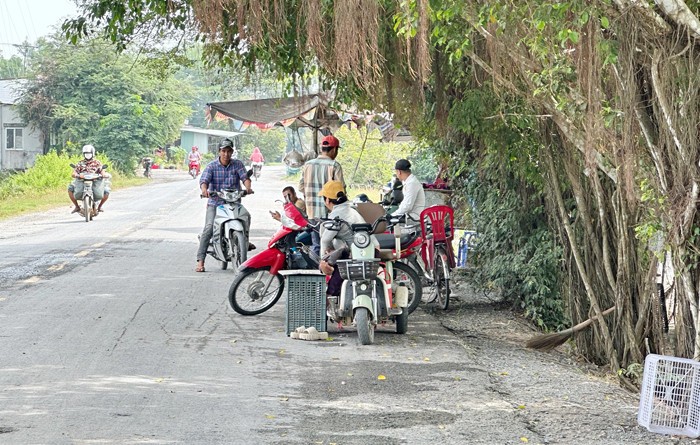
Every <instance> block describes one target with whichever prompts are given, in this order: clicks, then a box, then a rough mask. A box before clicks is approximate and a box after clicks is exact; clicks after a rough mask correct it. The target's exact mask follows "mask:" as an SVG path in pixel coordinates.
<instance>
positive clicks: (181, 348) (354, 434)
mask: <svg viewBox="0 0 700 445" xmlns="http://www.w3.org/2000/svg"><path fill="white" fill-rule="evenodd" d="M154 176H155V178H154V180H153V182H152V183H151V184H148V185H146V186H142V187H136V188H131V189H126V190H118V191H115V192H114V193H113V196H112V198H111V199H110V201H109V202H108V203H107V205H106V212H105V213H103V214H100V215H99V216H98V217H97V218H96V220H95V221H93V222H91V223H85V222H84V221H83V220H81V219H80V218H79V217H77V216H76V215H71V214H70V213H69V212H70V206H69V205H68V203H67V204H66V206H65V207H63V208H60V209H55V210H52V211H48V212H44V213H41V214H33V215H29V216H24V217H20V218H15V219H11V220H6V221H2V222H0V443H2V444H219V443H222V444H224V443H225V444H339V445H347V444H437V443H441V444H463V443H483V444H496V443H498V444H506V443H523V439H522V438H529V441H530V443H545V442H550V443H558V442H557V441H556V440H552V438H556V437H557V435H558V434H559V431H561V430H562V429H568V432H567V434H572V432H571V428H570V427H568V426H566V425H565V422H563V423H557V424H551V423H550V427H551V429H552V431H554V432H553V433H552V432H551V431H549V432H547V433H546V434H545V433H538V432H537V430H536V429H535V428H533V426H532V425H533V424H532V421H531V420H529V419H527V418H526V417H525V416H524V415H523V414H524V412H523V411H522V410H521V409H520V408H518V404H520V403H523V399H525V397H523V398H522V399H521V398H520V397H521V393H522V391H527V390H528V389H529V384H528V379H529V375H530V374H528V371H527V370H525V371H523V372H520V370H518V369H513V370H510V372H511V373H512V374H513V375H514V376H515V375H519V376H522V379H523V382H524V383H523V384H522V385H520V384H515V385H511V386H510V387H508V388H507V389H504V388H505V385H507V384H508V383H503V381H504V380H505V379H506V378H505V377H503V376H504V375H507V374H508V373H504V372H501V371H502V368H500V366H502V363H496V364H494V363H491V362H489V360H488V359H486V358H485V357H486V356H488V354H489V350H488V349H489V348H486V350H484V349H482V348H481V347H480V346H479V345H481V344H482V343H479V342H476V341H475V340H474V339H475V338H476V337H477V336H479V337H481V335H480V334H477V335H472V334H469V333H467V335H455V334H454V333H452V332H451V331H448V330H447V329H445V328H444V327H442V325H441V324H440V323H438V321H437V319H436V318H435V317H434V316H432V315H429V314H428V313H426V312H424V310H423V309H422V308H419V309H418V310H417V311H416V312H415V313H414V314H413V315H412V316H411V318H410V320H409V333H408V334H407V335H403V336H400V335H396V334H394V333H392V332H391V330H386V332H381V333H378V334H377V335H376V340H375V344H374V345H371V346H360V345H358V344H357V341H356V335H355V333H354V332H352V330H351V329H348V331H340V332H338V331H337V330H334V329H330V330H331V337H332V340H331V341H322V342H304V341H300V340H292V339H289V338H288V337H287V336H286V335H285V332H284V324H285V301H284V300H281V301H280V302H279V303H278V304H277V305H276V306H275V307H274V308H273V309H272V310H270V311H268V312H267V313H265V314H263V315H261V316H258V317H241V316H239V315H238V314H236V313H235V312H233V311H232V310H231V308H230V307H229V305H228V301H227V291H228V287H229V285H230V283H231V281H232V279H233V277H234V272H233V271H231V270H227V271H222V270H219V269H218V268H217V265H216V262H214V261H209V262H208V263H207V270H208V271H207V272H206V273H204V274H201V273H195V272H194V266H195V252H196V248H197V234H198V232H199V231H200V229H201V226H202V223H203V219H204V205H205V203H204V201H203V200H200V199H199V198H198V193H199V192H198V188H197V186H196V183H195V181H193V180H192V179H190V178H189V176H187V174H186V173H180V172H172V171H158V170H156V171H154ZM284 185H286V183H285V182H284V181H283V170H282V169H281V168H279V167H278V168H272V167H266V168H265V169H264V170H263V174H262V177H261V179H260V180H259V181H257V182H254V190H255V191H256V193H255V195H253V196H251V197H248V198H246V199H245V201H244V203H245V205H246V206H247V207H248V209H249V210H250V212H251V213H252V216H253V221H254V228H253V231H252V241H253V242H254V243H255V244H257V245H258V247H262V246H264V245H265V244H266V241H267V239H269V237H270V235H271V234H272V233H273V232H274V230H275V229H276V227H277V224H276V223H275V222H274V221H273V220H272V219H271V218H270V217H269V215H268V214H267V211H268V210H269V209H275V208H279V207H280V205H279V204H275V202H274V201H275V199H277V198H279V197H280V194H281V189H282V187H283V186H284ZM66 201H67V200H66ZM503 326H506V325H503ZM467 332H468V331H467ZM492 344H494V345H495V343H492ZM475 345H476V346H475ZM493 347H495V346H493ZM513 350H515V351H518V354H521V355H522V356H523V357H534V355H533V354H532V353H526V352H525V351H522V349H521V348H519V347H515V349H513V348H512V347H511V349H508V351H513ZM509 354H510V353H506V354H505V362H512V359H510V358H509ZM508 364H509V365H513V363H508ZM515 365H517V363H516V364H515ZM548 366H549V365H548ZM499 372H500V374H499ZM494 376H496V377H494ZM546 390H547V388H545V391H546ZM525 395H526V396H527V397H530V398H533V396H532V395H531V394H525ZM543 397H544V398H545V399H546V398H547V397H548V396H547V395H545V396H543ZM610 403H613V402H610ZM616 406H618V405H616ZM626 407H627V408H629V404H627V405H626ZM628 417H629V416H628ZM541 422H545V420H541ZM573 428H574V429H575V426H574V427H573ZM573 434H575V433H573ZM545 436H547V437H545ZM564 437H566V436H565V435H564ZM569 437H572V436H571V435H570V436H569ZM574 437H575V435H574ZM637 437H639V436H637ZM559 443H562V442H559ZM563 443H571V442H568V439H567V441H565V442H563ZM578 443H586V442H578ZM599 443H605V442H604V441H603V442H599ZM608 443H619V441H613V442H608Z"/></svg>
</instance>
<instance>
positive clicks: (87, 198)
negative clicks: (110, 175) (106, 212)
mask: <svg viewBox="0 0 700 445" xmlns="http://www.w3.org/2000/svg"><path fill="white" fill-rule="evenodd" d="M70 166H71V167H73V168H75V164H70ZM107 168H109V166H108V165H106V164H105V165H103V166H102V168H101V169H100V171H99V172H95V173H81V174H80V176H79V177H78V178H76V179H77V180H78V181H82V183H83V199H82V206H81V207H80V212H78V214H79V215H80V216H81V217H84V218H85V222H90V221H91V220H92V218H93V217H95V216H96V215H97V203H96V202H95V198H94V192H93V190H92V186H93V184H94V183H95V181H97V180H99V179H102V178H104V177H105V175H106V173H104V174H103V172H104V171H105V170H107Z"/></svg>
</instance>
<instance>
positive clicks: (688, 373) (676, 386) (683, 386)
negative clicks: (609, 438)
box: [637, 354, 700, 438]
mask: <svg viewBox="0 0 700 445" xmlns="http://www.w3.org/2000/svg"><path fill="white" fill-rule="evenodd" d="M637 422H638V423H639V425H641V426H643V427H645V428H646V429H648V430H649V431H651V432H654V433H661V434H673V435H683V436H688V437H692V438H696V437H698V436H700V362H697V361H695V360H691V359H687V358H679V357H669V356H664V355H656V354H649V355H647V357H646V359H645V360H644V380H643V382H642V392H641V394H640V398H639V413H638V414H637Z"/></svg>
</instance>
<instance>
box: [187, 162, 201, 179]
mask: <svg viewBox="0 0 700 445" xmlns="http://www.w3.org/2000/svg"><path fill="white" fill-rule="evenodd" d="M189 167H190V176H192V179H194V178H196V177H197V176H198V175H199V162H195V161H190V165H189Z"/></svg>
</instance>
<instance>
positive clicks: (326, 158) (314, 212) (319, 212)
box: [299, 134, 345, 255]
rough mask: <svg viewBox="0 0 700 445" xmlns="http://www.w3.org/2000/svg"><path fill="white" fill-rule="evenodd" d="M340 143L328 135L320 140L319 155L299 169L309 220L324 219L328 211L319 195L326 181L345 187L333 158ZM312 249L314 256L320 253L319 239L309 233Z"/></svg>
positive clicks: (301, 189) (338, 164)
mask: <svg viewBox="0 0 700 445" xmlns="http://www.w3.org/2000/svg"><path fill="white" fill-rule="evenodd" d="M339 149H340V141H339V140H338V138H336V137H335V136H333V135H331V134H329V135H328V136H326V137H324V138H323V139H322V140H321V153H320V154H319V155H318V157H316V158H315V159H311V160H310V161H307V162H306V163H304V165H303V167H302V168H301V179H300V180H299V192H300V193H302V194H303V195H304V202H305V203H306V212H307V215H308V217H309V219H314V218H325V217H326V215H327V214H328V210H327V209H326V206H325V204H324V201H323V197H322V196H321V195H320V194H319V192H320V191H321V188H323V185H324V184H325V183H326V182H328V181H331V180H333V181H338V182H340V183H341V184H342V185H343V188H344V187H345V181H344V180H343V168H342V167H341V166H340V163H338V162H337V161H336V160H335V158H336V157H337V156H338V150H339ZM311 243H312V249H313V250H314V252H316V254H317V255H318V254H320V252H321V239H320V236H319V235H318V233H316V232H315V231H314V232H311Z"/></svg>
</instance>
